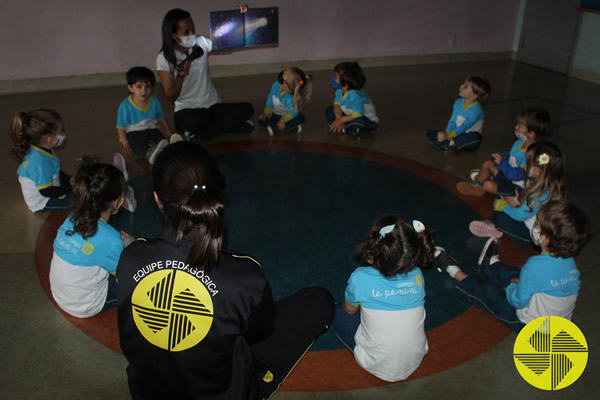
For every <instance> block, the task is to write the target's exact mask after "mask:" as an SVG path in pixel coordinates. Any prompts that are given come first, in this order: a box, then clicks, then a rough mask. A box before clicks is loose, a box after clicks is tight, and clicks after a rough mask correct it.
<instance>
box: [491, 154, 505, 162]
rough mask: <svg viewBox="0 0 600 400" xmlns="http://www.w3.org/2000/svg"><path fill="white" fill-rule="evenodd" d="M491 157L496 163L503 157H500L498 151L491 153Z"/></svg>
mask: <svg viewBox="0 0 600 400" xmlns="http://www.w3.org/2000/svg"><path fill="white" fill-rule="evenodd" d="M492 158H493V159H494V162H495V163H496V164H500V163H501V162H502V160H504V157H502V156H501V155H500V153H492Z"/></svg>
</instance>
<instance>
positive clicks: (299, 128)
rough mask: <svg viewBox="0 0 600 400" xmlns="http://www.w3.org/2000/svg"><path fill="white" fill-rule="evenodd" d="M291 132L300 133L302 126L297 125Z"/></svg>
mask: <svg viewBox="0 0 600 400" xmlns="http://www.w3.org/2000/svg"><path fill="white" fill-rule="evenodd" d="M292 132H294V133H302V124H300V125H298V126H297V127H295V128H294V129H292Z"/></svg>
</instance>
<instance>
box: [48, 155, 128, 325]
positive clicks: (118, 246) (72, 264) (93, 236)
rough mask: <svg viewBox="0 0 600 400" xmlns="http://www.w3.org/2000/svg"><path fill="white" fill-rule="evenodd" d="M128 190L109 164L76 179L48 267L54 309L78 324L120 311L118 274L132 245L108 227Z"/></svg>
mask: <svg viewBox="0 0 600 400" xmlns="http://www.w3.org/2000/svg"><path fill="white" fill-rule="evenodd" d="M126 191H127V185H126V183H125V178H124V176H123V174H122V173H121V171H120V170H119V169H117V168H116V167H115V166H113V165H109V164H86V165H83V166H81V168H80V169H79V171H78V172H77V175H75V177H74V179H73V196H72V197H73V202H72V204H71V207H70V209H71V214H70V215H69V216H68V217H67V219H66V220H65V222H64V223H63V224H62V226H61V227H60V228H59V229H58V232H57V235H56V239H55V240H54V255H53V257H52V262H51V264H50V288H51V290H52V296H53V297H54V300H55V301H56V303H57V304H58V305H59V306H60V308H61V309H63V310H64V311H65V312H67V313H69V314H71V315H73V316H75V317H79V318H85V317H91V316H93V315H96V314H98V313H100V312H103V311H106V310H108V309H110V308H112V307H114V306H116V305H117V301H116V300H117V282H116V278H115V271H116V269H117V263H118V261H119V257H120V255H121V252H122V251H123V241H131V237H130V236H129V235H127V234H126V233H124V232H122V233H119V232H118V231H117V230H116V229H115V228H113V227H112V226H110V225H109V224H108V220H109V219H110V216H111V215H112V214H114V213H116V212H117V210H118V209H119V208H120V207H121V205H122V204H123V201H124V199H125V194H126Z"/></svg>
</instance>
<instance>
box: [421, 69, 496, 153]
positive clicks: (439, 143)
mask: <svg viewBox="0 0 600 400" xmlns="http://www.w3.org/2000/svg"><path fill="white" fill-rule="evenodd" d="M490 92H491V88H490V84H489V82H488V81H487V80H485V79H483V78H480V77H478V76H470V77H468V78H467V80H466V81H465V82H464V83H463V84H462V85H460V87H459V89H458V95H459V96H460V99H457V100H456V101H455V102H454V106H453V108H452V115H451V116H450V120H449V121H448V125H447V126H446V130H445V131H438V130H434V129H429V130H428V131H427V134H426V137H427V140H428V141H429V143H431V144H432V145H433V146H434V147H435V148H436V149H438V150H448V151H450V152H451V153H452V154H456V152H457V150H465V151H475V150H477V149H478V148H479V145H480V144H481V132H482V130H483V108H481V103H482V102H483V101H485V100H486V99H487V97H488V96H489V94H490Z"/></svg>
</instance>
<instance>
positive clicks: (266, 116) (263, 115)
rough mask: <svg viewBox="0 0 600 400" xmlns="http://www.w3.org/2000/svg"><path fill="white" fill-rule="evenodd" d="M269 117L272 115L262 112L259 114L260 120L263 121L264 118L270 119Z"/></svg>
mask: <svg viewBox="0 0 600 400" xmlns="http://www.w3.org/2000/svg"><path fill="white" fill-rule="evenodd" d="M269 117H270V115H267V114H260V115H259V116H258V119H259V121H262V120H265V119H268V118H269Z"/></svg>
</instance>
